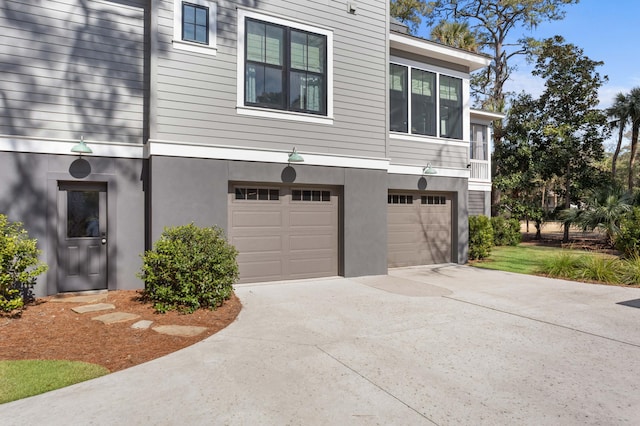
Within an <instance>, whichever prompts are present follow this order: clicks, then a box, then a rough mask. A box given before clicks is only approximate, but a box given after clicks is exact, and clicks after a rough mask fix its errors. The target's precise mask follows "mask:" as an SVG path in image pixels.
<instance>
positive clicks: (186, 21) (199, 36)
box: [182, 2, 209, 44]
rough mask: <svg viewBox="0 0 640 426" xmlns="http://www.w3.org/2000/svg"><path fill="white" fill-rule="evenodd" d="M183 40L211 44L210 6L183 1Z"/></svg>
mask: <svg viewBox="0 0 640 426" xmlns="http://www.w3.org/2000/svg"><path fill="white" fill-rule="evenodd" d="M182 40H185V41H192V42H196V43H202V44H209V8H208V7H204V6H199V5H196V4H191V3H187V2H183V3H182Z"/></svg>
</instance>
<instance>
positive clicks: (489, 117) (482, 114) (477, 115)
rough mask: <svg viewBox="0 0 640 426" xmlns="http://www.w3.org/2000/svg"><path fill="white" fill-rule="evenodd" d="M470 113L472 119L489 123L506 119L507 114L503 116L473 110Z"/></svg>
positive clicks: (496, 113)
mask: <svg viewBox="0 0 640 426" xmlns="http://www.w3.org/2000/svg"><path fill="white" fill-rule="evenodd" d="M470 113H471V118H479V119H484V120H489V121H494V120H502V119H503V118H504V117H506V114H503V113H501V112H492V111H485V110H482V109H473V108H471V110H470Z"/></svg>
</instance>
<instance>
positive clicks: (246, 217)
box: [231, 207, 282, 229]
mask: <svg viewBox="0 0 640 426" xmlns="http://www.w3.org/2000/svg"><path fill="white" fill-rule="evenodd" d="M245 208H246V207H245ZM231 218H232V219H231V226H232V227H234V228H242V227H245V228H259V227H269V226H275V227H277V228H278V229H279V228H280V227H281V226H282V212H280V211H268V210H267V211H264V210H262V211H234V212H233V214H232V215H231Z"/></svg>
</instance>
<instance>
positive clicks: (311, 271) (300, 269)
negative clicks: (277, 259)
mask: <svg viewBox="0 0 640 426" xmlns="http://www.w3.org/2000/svg"><path fill="white" fill-rule="evenodd" d="M333 266H334V260H333V259H332V256H327V257H324V258H316V259H308V258H307V259H291V261H290V262H289V267H290V270H289V274H291V275H292V276H295V277H296V278H311V277H317V276H319V274H324V273H325V271H327V270H331V269H332V268H333Z"/></svg>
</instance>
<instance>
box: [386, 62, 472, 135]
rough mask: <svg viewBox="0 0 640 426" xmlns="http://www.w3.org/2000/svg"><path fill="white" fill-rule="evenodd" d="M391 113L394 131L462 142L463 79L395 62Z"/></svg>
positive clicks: (390, 73)
mask: <svg viewBox="0 0 640 426" xmlns="http://www.w3.org/2000/svg"><path fill="white" fill-rule="evenodd" d="M389 111H390V117H389V124H390V130H391V131H392V132H400V133H409V134H413V135H425V136H439V137H443V138H452V139H462V79H460V78H456V77H450V76H447V75H443V74H438V73H436V72H431V71H426V70H422V69H419V68H415V67H410V66H406V65H400V64H393V63H392V64H390V66H389ZM438 117H439V122H438Z"/></svg>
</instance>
